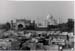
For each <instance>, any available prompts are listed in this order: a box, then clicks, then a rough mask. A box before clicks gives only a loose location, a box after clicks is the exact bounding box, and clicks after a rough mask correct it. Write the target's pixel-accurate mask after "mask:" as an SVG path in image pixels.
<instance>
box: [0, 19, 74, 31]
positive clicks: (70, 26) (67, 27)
mask: <svg viewBox="0 0 75 51" xmlns="http://www.w3.org/2000/svg"><path fill="white" fill-rule="evenodd" d="M0 29H6V30H9V29H11V24H10V23H9V22H7V23H6V24H4V25H1V26H0ZM24 29H28V30H48V31H49V30H60V31H67V32H73V31H74V19H68V21H67V23H62V24H58V25H48V26H47V28H38V27H37V25H36V23H35V21H34V22H33V23H31V24H30V25H29V26H26V28H24Z"/></svg>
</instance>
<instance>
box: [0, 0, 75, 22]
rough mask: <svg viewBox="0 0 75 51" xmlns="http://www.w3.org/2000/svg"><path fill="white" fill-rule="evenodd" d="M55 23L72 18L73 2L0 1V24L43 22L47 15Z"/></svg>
mask: <svg viewBox="0 0 75 51" xmlns="http://www.w3.org/2000/svg"><path fill="white" fill-rule="evenodd" d="M48 14H50V15H52V16H53V17H54V18H55V19H56V20H57V21H59V18H60V21H61V23H62V22H66V21H67V19H68V18H74V2H73V1H7V0H0V23H5V22H7V21H10V20H15V19H23V18H26V19H31V20H36V21H43V20H46V19H47V15H48Z"/></svg>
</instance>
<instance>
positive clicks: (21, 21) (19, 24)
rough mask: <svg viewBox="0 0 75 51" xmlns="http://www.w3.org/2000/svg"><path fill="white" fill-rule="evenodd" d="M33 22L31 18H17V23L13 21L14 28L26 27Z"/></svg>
mask: <svg viewBox="0 0 75 51" xmlns="http://www.w3.org/2000/svg"><path fill="white" fill-rule="evenodd" d="M30 23H31V21H30V20H26V19H17V20H16V22H15V23H13V22H11V24H12V28H13V29H16V30H17V29H23V28H26V26H29V25H30Z"/></svg>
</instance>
